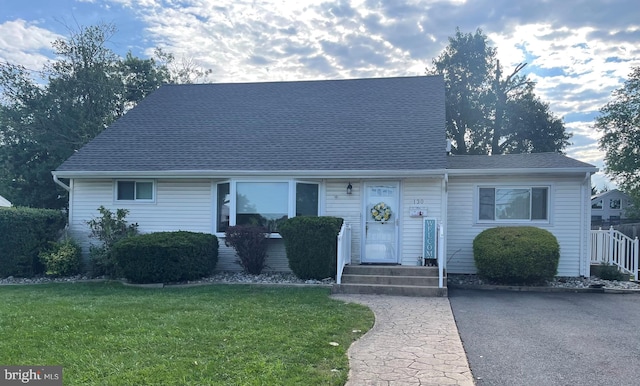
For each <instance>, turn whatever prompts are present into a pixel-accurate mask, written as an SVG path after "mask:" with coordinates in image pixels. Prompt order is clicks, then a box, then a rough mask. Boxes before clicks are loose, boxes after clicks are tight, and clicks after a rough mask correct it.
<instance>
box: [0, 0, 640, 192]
mask: <svg viewBox="0 0 640 386" xmlns="http://www.w3.org/2000/svg"><path fill="white" fill-rule="evenodd" d="M100 22H106V23H114V24H115V25H116V26H117V27H118V33H117V34H116V35H115V36H113V37H112V38H111V41H110V43H109V44H110V48H112V49H113V50H114V51H115V52H117V53H119V54H121V55H124V54H125V53H126V52H127V51H129V50H131V51H132V52H133V54H134V55H136V56H140V57H148V56H150V55H151V54H152V51H153V48H154V47H162V48H164V49H166V51H168V52H172V53H174V54H175V55H176V57H178V58H181V57H182V58H188V59H190V60H192V61H193V62H194V63H196V64H198V65H200V66H202V67H204V68H210V69H212V70H213V72H212V74H211V75H210V77H209V79H207V81H212V82H246V81H278V80H302V79H305V80H309V79H339V78H361V77H382V76H403V75H423V74H424V73H425V68H426V67H428V66H430V65H431V61H432V59H433V58H434V57H436V56H437V55H438V54H439V53H440V52H441V51H442V49H443V48H444V47H445V46H446V45H447V43H448V37H449V36H452V35H453V34H454V33H455V29H456V27H459V28H460V30H461V31H462V32H474V31H475V30H476V29H477V28H481V29H482V30H483V31H484V32H485V33H486V34H487V35H488V37H489V38H490V39H491V42H492V43H493V45H494V46H495V47H496V48H497V49H498V56H499V58H500V61H501V63H502V64H503V65H504V66H505V72H506V71H508V70H509V69H511V68H513V67H514V66H515V65H516V64H518V63H520V62H527V63H528V65H527V67H526V68H525V72H526V73H527V74H528V75H529V77H530V78H531V79H532V80H534V81H536V82H537V86H536V92H537V94H538V95H539V96H541V98H542V99H543V100H545V101H547V102H549V103H550V106H551V110H552V111H553V112H554V113H555V114H556V115H558V116H560V117H563V118H564V120H565V123H566V127H567V129H568V131H570V132H572V133H573V138H572V143H573V144H572V145H571V147H570V148H569V149H567V152H568V154H569V155H570V156H572V157H575V158H577V159H580V160H582V161H586V162H590V163H593V164H595V165H596V166H598V167H599V168H600V169H602V168H603V164H602V158H603V154H602V153H601V152H600V151H599V150H598V148H597V139H598V133H597V132H595V130H594V129H593V128H592V125H593V119H594V117H596V116H597V114H598V110H599V108H600V107H602V106H603V105H604V104H605V103H607V102H608V101H609V100H610V97H611V92H612V91H613V90H615V89H616V88H619V87H620V86H621V85H622V83H623V82H624V80H625V79H626V77H627V76H628V74H629V73H630V72H631V67H634V66H638V65H640V4H638V2H637V0H600V1H595V0H582V1H579V0H526V1H524V0H413V1H401V0H351V1H347V0H343V1H315V0H253V1H250V0H0V61H8V62H12V63H19V64H22V65H24V66H26V67H27V68H29V69H34V70H37V69H40V68H41V67H42V65H43V64H44V63H45V62H46V61H47V60H51V59H52V52H51V50H50V47H51V42H52V41H53V40H54V39H56V38H57V37H61V36H65V35H66V34H67V32H68V30H69V28H74V26H77V25H83V26H88V25H93V24H97V23H100ZM594 184H596V185H597V186H598V188H602V187H603V186H604V184H607V185H608V186H609V187H613V186H614V185H613V184H611V183H610V182H608V181H607V180H606V179H605V178H604V176H602V175H601V173H599V175H597V176H596V177H595V178H594Z"/></svg>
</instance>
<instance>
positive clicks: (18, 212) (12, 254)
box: [0, 207, 67, 277]
mask: <svg viewBox="0 0 640 386" xmlns="http://www.w3.org/2000/svg"><path fill="white" fill-rule="evenodd" d="M66 223H67V218H66V216H65V215H64V214H63V213H62V212H61V211H59V210H53V209H33V208H21V207H17V208H13V207H12V208H0V245H1V246H2V247H0V277H7V276H16V277H33V276H34V275H38V274H41V273H43V271H44V265H43V264H42V263H41V262H40V259H39V257H38V255H39V254H40V252H42V251H45V250H47V249H48V248H49V245H50V242H55V241H56V240H58V238H59V237H60V234H61V232H62V230H63V229H64V227H65V225H66Z"/></svg>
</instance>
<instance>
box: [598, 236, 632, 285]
mask: <svg viewBox="0 0 640 386" xmlns="http://www.w3.org/2000/svg"><path fill="white" fill-rule="evenodd" d="M639 253H640V248H639V242H638V238H637V237H636V238H635V239H632V238H630V237H627V236H626V235H625V234H624V233H622V232H619V231H617V230H614V229H613V227H610V228H609V229H607V230H603V229H602V228H600V229H598V230H592V231H591V263H595V264H602V263H607V264H614V265H616V266H618V267H619V268H620V271H622V272H623V273H629V274H631V275H633V277H634V278H637V275H638V254H639Z"/></svg>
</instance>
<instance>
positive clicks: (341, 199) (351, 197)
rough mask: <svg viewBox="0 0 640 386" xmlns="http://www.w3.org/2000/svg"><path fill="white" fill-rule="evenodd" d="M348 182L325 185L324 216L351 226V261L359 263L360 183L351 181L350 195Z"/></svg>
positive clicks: (360, 231)
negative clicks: (340, 220)
mask: <svg viewBox="0 0 640 386" xmlns="http://www.w3.org/2000/svg"><path fill="white" fill-rule="evenodd" d="M348 184H349V181H345V180H330V181H327V182H326V183H325V199H326V205H325V210H324V215H326V216H334V217H340V218H343V219H344V221H345V222H346V223H347V224H350V225H351V261H352V263H353V264H357V263H359V262H360V239H361V237H362V226H361V221H362V220H361V214H362V203H361V197H360V196H361V194H362V183H361V182H360V181H353V180H352V181H351V186H352V193H351V194H347V185H348Z"/></svg>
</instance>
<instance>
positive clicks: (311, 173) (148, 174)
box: [51, 169, 446, 179]
mask: <svg viewBox="0 0 640 386" xmlns="http://www.w3.org/2000/svg"><path fill="white" fill-rule="evenodd" d="M445 172H446V171H445V170H444V169H429V170H424V169H416V170H339V171H336V170H162V171H64V170H63V171H56V170H54V171H52V172H51V174H52V175H54V176H57V177H58V178H87V179H88V178H237V177H300V178H305V177H306V178H354V179H356V178H394V177H396V178H397V177H420V178H425V177H431V178H438V177H443V176H444V174H445Z"/></svg>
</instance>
